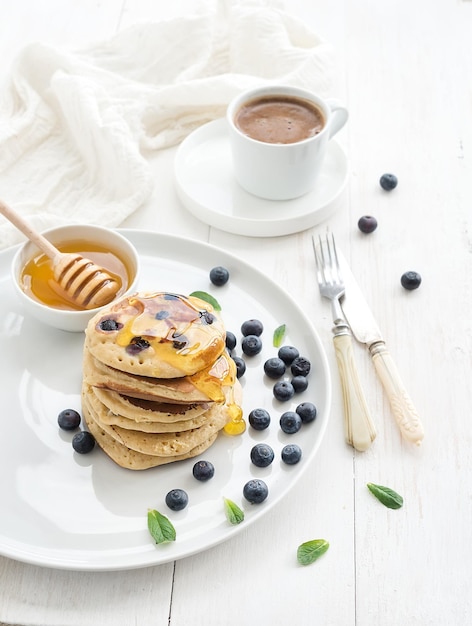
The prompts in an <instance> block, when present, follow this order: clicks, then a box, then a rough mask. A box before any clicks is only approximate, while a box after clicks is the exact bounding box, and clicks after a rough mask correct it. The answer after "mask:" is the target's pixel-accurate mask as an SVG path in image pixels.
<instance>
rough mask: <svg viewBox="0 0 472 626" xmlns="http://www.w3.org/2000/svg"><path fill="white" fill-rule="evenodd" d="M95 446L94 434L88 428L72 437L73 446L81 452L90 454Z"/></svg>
mask: <svg viewBox="0 0 472 626" xmlns="http://www.w3.org/2000/svg"><path fill="white" fill-rule="evenodd" d="M94 446H95V439H94V436H93V435H92V434H91V433H89V432H88V431H87V430H82V431H80V433H77V434H76V435H74V437H73V439H72V447H73V448H74V450H75V451H76V452H78V453H79V454H88V453H89V452H91V451H92V450H93V448H94Z"/></svg>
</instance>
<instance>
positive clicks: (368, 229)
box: [357, 215, 377, 234]
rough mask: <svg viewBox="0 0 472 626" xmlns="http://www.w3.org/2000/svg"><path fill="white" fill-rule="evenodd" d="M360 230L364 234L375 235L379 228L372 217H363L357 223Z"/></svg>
mask: <svg viewBox="0 0 472 626" xmlns="http://www.w3.org/2000/svg"><path fill="white" fill-rule="evenodd" d="M357 226H358V227H359V230H360V231H362V232H363V233H366V234H368V233H373V232H374V230H375V229H376V228H377V220H376V219H375V217H373V216H372V215H363V216H362V217H361V218H359V221H358V222H357Z"/></svg>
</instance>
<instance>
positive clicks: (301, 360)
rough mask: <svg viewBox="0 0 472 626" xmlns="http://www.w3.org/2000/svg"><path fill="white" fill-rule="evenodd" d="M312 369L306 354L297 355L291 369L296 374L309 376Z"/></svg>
mask: <svg viewBox="0 0 472 626" xmlns="http://www.w3.org/2000/svg"><path fill="white" fill-rule="evenodd" d="M310 370H311V363H310V361H309V360H308V359H306V358H305V357H304V356H297V357H296V359H294V360H293V362H292V365H291V366H290V371H291V372H292V374H293V375H294V376H308V374H309V373H310Z"/></svg>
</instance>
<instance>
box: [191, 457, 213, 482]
mask: <svg viewBox="0 0 472 626" xmlns="http://www.w3.org/2000/svg"><path fill="white" fill-rule="evenodd" d="M192 473H193V476H194V478H196V479H197V480H200V481H201V482H205V481H206V480H210V478H213V476H214V475H215V468H214V466H213V463H210V461H197V462H196V463H195V465H194V466H193V469H192Z"/></svg>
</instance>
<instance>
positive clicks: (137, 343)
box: [125, 337, 151, 356]
mask: <svg viewBox="0 0 472 626" xmlns="http://www.w3.org/2000/svg"><path fill="white" fill-rule="evenodd" d="M150 345H151V344H150V343H149V341H147V339H143V337H133V339H131V341H130V342H129V344H128V345H127V346H126V348H125V350H126V352H127V353H128V354H130V355H131V356H134V355H136V354H139V353H140V352H142V351H143V350H147V349H148V348H149V346H150Z"/></svg>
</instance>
